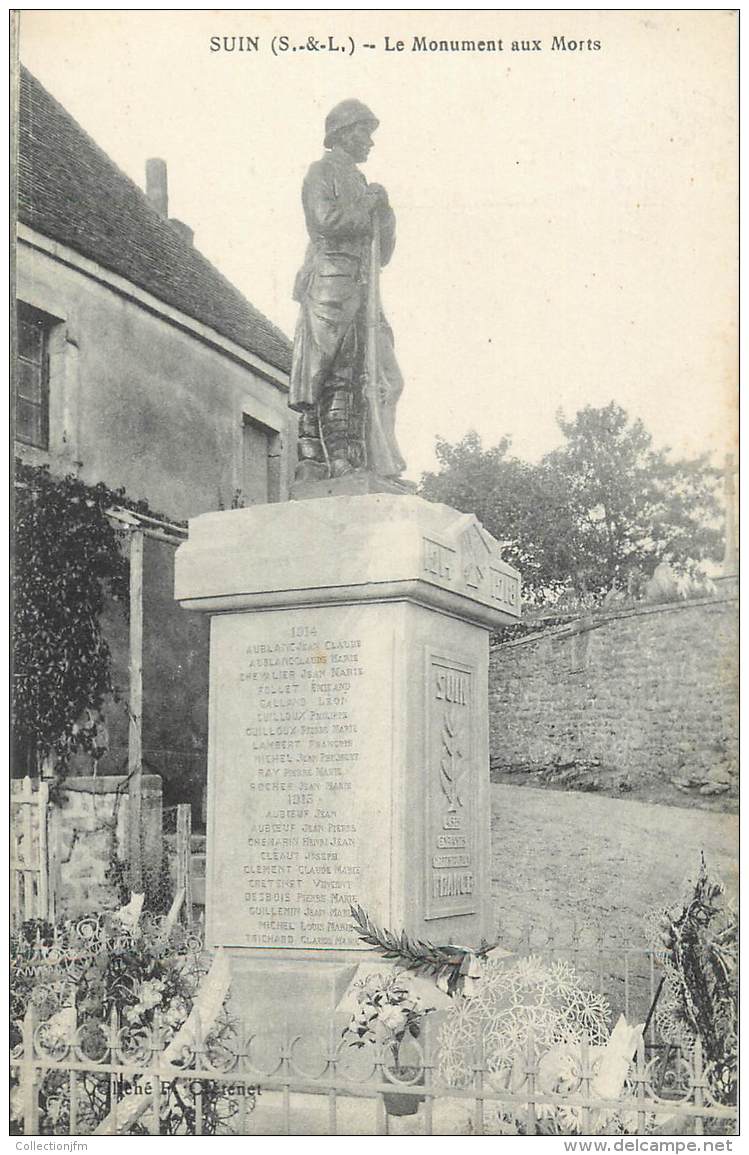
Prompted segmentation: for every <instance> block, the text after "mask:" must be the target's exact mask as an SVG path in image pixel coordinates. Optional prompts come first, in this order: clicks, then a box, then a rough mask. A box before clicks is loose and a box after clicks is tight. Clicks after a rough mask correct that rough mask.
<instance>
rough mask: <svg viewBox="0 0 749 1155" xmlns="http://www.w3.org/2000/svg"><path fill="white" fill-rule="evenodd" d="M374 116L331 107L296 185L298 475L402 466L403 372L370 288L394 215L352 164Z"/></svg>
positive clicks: (390, 470)
mask: <svg viewBox="0 0 749 1155" xmlns="http://www.w3.org/2000/svg"><path fill="white" fill-rule="evenodd" d="M378 123H379V121H378V120H377V118H376V117H375V116H374V114H373V113H372V112H371V111H370V110H369V109H368V108H367V106H366V105H365V104H362V103H361V102H360V101H358V100H344V101H342V102H341V103H340V104H337V105H336V106H335V108H333V109H332V111H331V112H330V113H328V116H327V117H326V119H325V140H324V146H325V150H326V151H325V153H324V154H323V156H322V159H321V160H318V161H316V162H315V163H314V164H313V165H312V166H311V168H310V169H309V171H308V173H307V176H306V177H305V180H304V185H303V188H302V204H303V206H304V216H305V221H306V224H307V232H308V233H309V238H310V239H309V245H308V248H307V254H306V257H305V261H304V264H303V266H302V268H301V269H300V271H299V273H298V274H297V278H296V283H295V286H294V299H295V300H296V301H299V304H300V313H299V321H298V324H297V328H296V333H295V336H294V351H293V357H292V367H291V389H290V395H289V405H290V406H291V407H292V409H296V410H298V411H299V413H300V414H301V416H300V420H299V443H298V456H299V461H298V464H297V470H296V477H297V480H313V479H318V478H320V479H323V478H328V477H342V476H344V475H345V474H347V473H351V472H353V471H355V470H362V469H366V470H370V471H372V472H373V473H375V474H378V475H380V476H382V477H397V476H398V474H399V473H401V472H402V471H403V469H405V462H404V461H403V458H402V457H401V455H400V452H399V450H398V446H397V443H396V441H395V433H394V424H395V405H396V402H397V400H398V397H399V396H400V393H401V391H402V389H403V379H402V377H401V374H400V370H399V369H398V364H397V362H396V360H395V353H394V350H393V337H392V332H391V330H390V327H389V326H388V324H387V322H386V321H385V318H384V317H383V315H382V313H381V312H380V308H379V296H378V289H377V286H378V281H377V278H378V274H379V268H378V267H377V264H378V262H379V263H381V264H383V265H384V264H387V262H388V261H389V260H390V257H391V255H392V252H393V248H394V245H395V216H394V213H393V210H392V209H391V207H390V204H389V201H388V195H387V193H386V191H385V189H384V188H383V187H382V186H381V185H377V184H367V181H366V179H365V177H364V175H363V173H362V172H360V170H359V169H358V168H357V163H362V162H363V161H366V159H367V157H368V156H369V152H370V149H371V148H372V145H373V142H372V132H373V131H374V130H375V128H377V125H378ZM373 378H374V379H373Z"/></svg>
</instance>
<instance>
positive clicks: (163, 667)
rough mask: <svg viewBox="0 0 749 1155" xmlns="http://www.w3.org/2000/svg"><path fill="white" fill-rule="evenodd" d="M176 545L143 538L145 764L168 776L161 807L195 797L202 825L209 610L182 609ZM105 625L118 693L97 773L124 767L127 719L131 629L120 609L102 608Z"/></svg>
mask: <svg viewBox="0 0 749 1155" xmlns="http://www.w3.org/2000/svg"><path fill="white" fill-rule="evenodd" d="M174 549H175V547H174V546H172V545H169V544H168V543H166V542H162V541H156V540H154V539H152V538H146V539H145V540H144V543H143V659H142V660H143V725H142V731H141V735H142V738H141V740H142V750H143V767H144V771H145V772H146V773H147V774H158V775H160V776H161V779H162V780H163V794H164V805H165V806H174V805H176V804H177V803H178V802H190V803H191V804H192V807H193V825H194V826H195V827H196V828H199V827H200V825H201V805H202V798H203V790H204V786H205V778H206V744H207V739H208V631H209V624H210V623H209V620H208V618H207V615H206V614H198V613H191V612H190V611H189V610H183V609H181V608H180V606H179V605H178V604H177V603H176V602H175V600H174ZM103 627H104V632H105V636H106V639H107V643H108V645H109V648H110V652H111V656H112V681H113V682H114V685H115V687H116V688H117V690H118V694H117V696H116V697H115V698H114V699H113V700H111V701H109V702H107V704H106V708H105V719H106V726H107V739H108V749H107V752H106V754H105V755H104V756H103V758H101V760H100V761H99V767H98V772H99V773H100V774H107V775H108V774H122V773H125V772H126V769H127V760H128V730H129V718H128V711H127V702H128V693H129V661H130V646H129V630H128V622H127V619H126V617H125V614H124V612H123V610H122V608H121V607H119V606H118V605H116V604H114V603H111V602H110V603H109V604H108V605H107V606H106V607H105V612H104V620H103ZM71 772H72V773H76V774H89V773H90V772H91V758H90V756H88V755H78V756H77V757H76V758H74V759H73V762H72V768H71Z"/></svg>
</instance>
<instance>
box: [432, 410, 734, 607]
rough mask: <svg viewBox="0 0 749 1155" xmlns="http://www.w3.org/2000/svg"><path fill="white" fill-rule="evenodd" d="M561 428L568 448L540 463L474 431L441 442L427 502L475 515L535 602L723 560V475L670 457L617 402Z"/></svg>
mask: <svg viewBox="0 0 749 1155" xmlns="http://www.w3.org/2000/svg"><path fill="white" fill-rule="evenodd" d="M557 421H558V424H559V427H560V429H561V432H562V433H563V435H564V443H563V445H562V446H561V447H560V448H559V449H556V450H554V451H552V452H550V453H547V454H546V455H545V456H544V457H543V458H542V459H541V461H540V462H538V463H537V464H535V465H531V464H528V463H527V462H523V461H521V460H519V459H518V458H516V457H513V456H511V454H510V439H509V438H508V437H504V438H502V440H501V441H500V442H499V444H498V445H496V446H493V447H491V448H489V449H484V448H483V446H482V443H481V439H480V438H479V437H478V435H477V434H476V433H475V432H471V433H469V434H467V436H466V437H464V438H463V439H462V440H461V441H459V442H457V443H456V444H454V445H451V444H449V443H448V442H446V441H444V440H441V439H438V441H437V447H436V452H437V459H438V461H439V464H440V469H439V471H438V472H436V473H425V474H424V476H423V477H422V482H421V493H422V495H423V496H424V497H426V498H428V499H429V500H431V501H440V502H445V503H446V504H449V505H451V506H454V507H455V508H456V509H459V510H461V511H463V512H472V513H475V514H476V516H477V517H478V518H479V520H480V521H481V522H482V523H483V524H484V525H485V527H486V528H487V529H488V530H489V532H490V533H492V534H493V535H494V536H495V537H496V538H497V539H498V540H500V541H503V542H507V543H508V544H507V545H506V547H505V550H504V556H505V557H506V559H507V560H508V561H509V562H510V563H511V564H513V565H516V566H517V567H518V569H520V571H521V573H522V575H523V584H524V590H525V592H526V595H527V598H528V600H529V601H530V602H531V603H535V604H544V603H546V604H548V603H554V602H555V601H556V600H557V599H558V598H559V596H560V594H562V592H563V591H566V590H572V591H574V593H575V594H576V595H577V596H578V597H580V598H583V599H586V598H588V597H592V598H593V599H594V600H599V599H600V598H602V597H603V595H604V594H605V593H606V592H607V591H609V590H612V589H615V588H619V589H628V588H631V587H632V584H633V583H635V584H637V583H638V582H641V580H642V577H643V576H647V577H649V576H651V575H652V573H653V571H654V569H655V567H656V566H657V565H658V563H659V562H662V561H667V562H669V563H670V564H671V565H673V566H674V568H675V569H676V570H677V571H679V572H683V573H686V572H692V571H694V569H695V567H696V565H697V564H698V563H699V562H701V561H703V560H705V559H706V558H716V557H718V556H719V551H720V548H721V541H722V535H721V533H720V532H719V530H718V529H717V528H716V526H717V524H718V522H719V515H720V509H721V504H720V501H719V500H718V498H717V496H716V483H717V480H718V477H719V472H718V471H717V470H716V469H714V468H712V467H711V466H710V465H709V464H708V462H707V458H706V457H699V458H694V459H691V460H688V459H683V460H672V459H671V457H670V452H669V451H668V450H656V449H654V448H653V445H652V438H651V436H650V434H649V433H648V432H647V430H646V429H645V427H644V425H643V423H642V422H641V421H639V420H632V419H631V418H630V417H629V416H628V414H627V413H626V412H625V410H624V409H622V408H621V407H620V406H618V405H615V404H614V403H613V402H612V403H611V404H609V405H607V406H605V407H603V408H600V409H596V408H593V407H591V406H586V407H585V408H584V409H581V410H580V411H579V412H578V413H577V414H576V415H575V417H574V418H572V419H571V420H568V419H566V418H565V416H564V414H563V413H561V412H560V413H558V414H557Z"/></svg>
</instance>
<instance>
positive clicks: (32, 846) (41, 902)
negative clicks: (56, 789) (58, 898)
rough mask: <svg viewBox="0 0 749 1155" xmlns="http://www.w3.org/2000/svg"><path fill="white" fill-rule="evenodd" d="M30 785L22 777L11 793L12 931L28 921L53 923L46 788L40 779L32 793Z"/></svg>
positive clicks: (26, 779)
mask: <svg viewBox="0 0 749 1155" xmlns="http://www.w3.org/2000/svg"><path fill="white" fill-rule="evenodd" d="M16 781H17V780H16ZM34 785H35V783H34V782H32V779H31V778H28V777H26V778H23V779H22V780H21V781H20V783H18V787H17V788H16V789H14V790H12V793H11V813H10V832H11V850H10V883H11V891H10V893H11V902H10V915H11V925H12V927H13V928H14V929H15V928H16V927H18V926H20V925H21V924H22V923H24V922H26V921H28V920H29V919H32V918H39V919H46V920H48V921H50V922H53V921H54V917H55V876H56V871H55V869H54V864H53V861H52V859H53V856H54V847H50V844H49V836H50V828H49V823H48V805H49V785H48V783H47V782H46V781H45V780H44V779H38V780H36V787H37V788H36V790H35V789H34Z"/></svg>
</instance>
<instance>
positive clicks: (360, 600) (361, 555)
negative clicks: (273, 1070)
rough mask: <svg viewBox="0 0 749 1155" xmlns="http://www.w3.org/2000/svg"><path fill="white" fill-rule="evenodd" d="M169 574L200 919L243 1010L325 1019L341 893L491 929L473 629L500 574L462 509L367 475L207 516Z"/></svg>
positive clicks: (444, 939) (378, 908)
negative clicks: (204, 663) (203, 852)
mask: <svg viewBox="0 0 749 1155" xmlns="http://www.w3.org/2000/svg"><path fill="white" fill-rule="evenodd" d="M175 586H176V597H177V598H178V599H179V601H180V602H181V604H182V605H183V606H184V607H186V608H188V609H191V610H204V611H206V612H208V613H211V614H212V615H213V618H212V622H211V659H210V660H211V667H210V730H209V772H208V773H209V779H208V845H207V852H208V862H207V881H206V915H207V926H206V933H207V939H208V942H209V943H210V944H212V945H223V946H226V947H228V948H231V953H232V956H233V964H232V965H233V990H234V994H235V997H236V998H237V999H238V1000H239V1001H240V1002H241V1004H242V1010H243V1013H244V1015H245V1017H246V1018H247V1019H248V1021H250V1022H251V1023H252V1025H254V1026H259V1025H261V1024H262V1026H263V1028H271V1029H282V1028H283V1026H284V1024H285V1023H286V1022H288V1024H289V1026H290V1028H291V1029H292V1030H299V1031H302V1030H305V1029H306V1030H315V1029H322V1028H323V1027H324V1024H325V1023H326V1021H327V1022H328V1023H329V1022H330V1019H331V1014H332V1010H333V1008H334V1007H335V1005H336V1002H337V1001H338V999H339V998H340V997H341V994H342V992H343V990H344V989H345V987H346V985H347V983H348V981H349V980H350V978H351V975H352V973H353V969H354V967H355V966H356V964H357V962H358V961H359V960H360V959H361V958H362V951H366V950H367V948H366V947H364V945H363V944H362V943H361V942H360V941H359V940H358V939H357V937H356V934H355V932H354V930H353V928H352V924H351V919H350V906H351V904H352V903H358V904H360V905H361V906H363V907H364V908H365V909H366V910H367V911H368V912H369V913H370V914H371V916H372V917H373V918H374V919H375V920H376V921H377V922H378V923H380V925H384V926H387V927H389V928H391V929H394V930H400V929H402V928H405V929H407V930H408V932H409V934H411V935H415V936H417V937H420V938H427V939H430V940H432V941H434V942H439V943H448V942H457V943H464V944H467V945H473V944H477V943H478V942H479V940H480V939H481V937H482V935H487V936H488V935H490V934H491V931H492V926H491V923H490V897H491V896H490V874H489V810H490V808H489V757H488V717H487V677H488V632H489V630H490V629H491V628H494V627H497V626H499V625H501V624H504V623H510V622H514V621H516V620H517V618H518V617H519V614H520V581H519V575H518V573H517V572H516V571H515V570H514V569H512V568H511V567H510V566H508V565H507V564H506V563H505V562H503V561H502V559H501V557H500V551H499V548H498V546H497V543H496V542H495V541H494V539H493V538H492V537H490V536H489V535H488V534H487V533H486V532H485V531H484V530H483V529H482V528H481V526H480V525H479V524H478V522H477V521H476V519H475V518H474V517H473V516H471V515H463V514H459V513H456V512H455V511H454V510H452V509H449V508H448V507H446V506H441V505H434V504H431V503H428V502H426V501H423V500H422V499H421V498H418V497H414V496H404V495H391V494H382V493H381V494H367V495H361V496H342V497H327V498H323V499H319V500H314V499H311V500H306V501H303V502H292V503H289V504H287V505H268V506H255V507H253V508H251V509H241V510H233V511H229V512H223V513H215V514H205V515H203V516H202V517H199V518H196V519H195V520H193V521H191V522H190V533H189V540H188V541H187V542H186V543H185V544H184V545H182V546H180V548H179V549H178V551H177V557H176V576H175Z"/></svg>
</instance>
